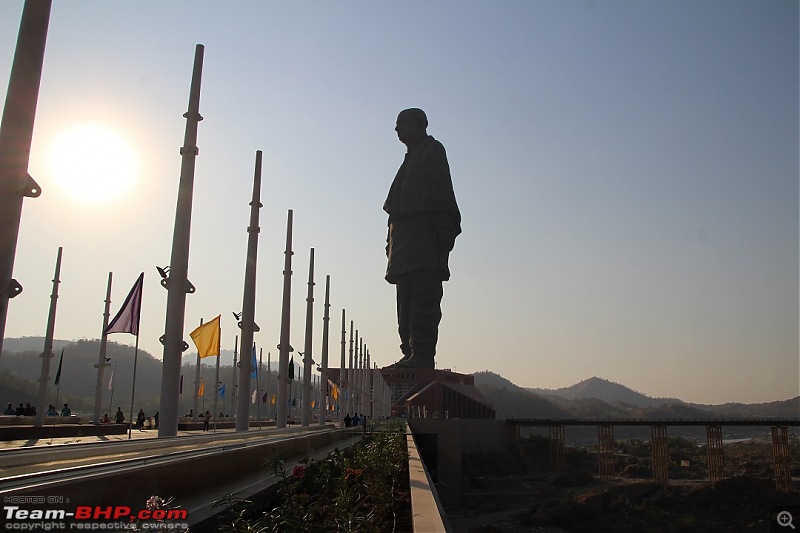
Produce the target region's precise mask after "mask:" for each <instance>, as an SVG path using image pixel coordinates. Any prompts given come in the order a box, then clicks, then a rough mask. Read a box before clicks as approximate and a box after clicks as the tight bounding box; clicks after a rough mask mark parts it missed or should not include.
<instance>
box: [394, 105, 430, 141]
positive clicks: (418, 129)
mask: <svg viewBox="0 0 800 533" xmlns="http://www.w3.org/2000/svg"><path fill="white" fill-rule="evenodd" d="M427 129H428V117H427V115H425V111H423V110H422V109H419V108H416V107H412V108H410V109H404V110H403V111H400V114H399V115H397V124H396V125H395V127H394V131H396V132H397V138H398V139H400V142H401V143H403V144H405V145H406V146H411V145H413V144H415V143H416V142H418V141H419V140H420V139H422V138H424V137H426V136H427V135H428V132H427Z"/></svg>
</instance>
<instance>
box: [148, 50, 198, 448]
mask: <svg viewBox="0 0 800 533" xmlns="http://www.w3.org/2000/svg"><path fill="white" fill-rule="evenodd" d="M203 50H204V49H203V45H202V44H198V45H197V46H196V47H195V53H194V68H193V69H192V85H191V90H190V92H189V108H188V110H187V111H186V113H185V114H184V115H183V116H184V117H186V131H185V134H184V140H183V146H182V147H181V149H180V153H181V177H180V182H179V185H178V201H177V205H176V207H175V228H174V231H173V234H172V255H171V259H170V263H169V266H170V271H169V277H168V278H166V279H162V280H161V284H162V285H163V286H164V287H165V288H166V289H167V292H168V295H167V317H166V324H165V326H164V335H163V336H162V337H161V339H160V340H161V342H162V343H163V344H164V356H163V361H162V367H161V368H162V370H161V403H160V406H159V407H160V408H159V411H160V416H161V418H160V421H159V424H158V436H159V437H175V436H176V435H177V434H178V417H179V415H180V413H178V407H179V392H178V391H179V388H180V379H181V354H182V353H183V351H184V350H186V349H187V348H188V347H189V345H188V344H186V341H184V340H183V326H184V316H185V313H186V294H187V293H193V292H194V291H195V289H194V286H193V285H192V284H191V283H190V282H189V279H188V277H187V276H188V270H189V234H190V230H191V225H192V195H193V189H194V167H195V160H196V158H197V153H198V149H197V124H198V123H199V122H200V121H201V120H203V117H202V116H200V79H201V77H202V72H203Z"/></svg>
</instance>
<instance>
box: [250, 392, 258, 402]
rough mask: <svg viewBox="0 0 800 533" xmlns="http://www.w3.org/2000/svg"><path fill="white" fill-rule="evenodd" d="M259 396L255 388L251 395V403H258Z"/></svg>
mask: <svg viewBox="0 0 800 533" xmlns="http://www.w3.org/2000/svg"><path fill="white" fill-rule="evenodd" d="M257 397H258V391H257V390H255V389H253V394H251V395H250V403H256V398H257Z"/></svg>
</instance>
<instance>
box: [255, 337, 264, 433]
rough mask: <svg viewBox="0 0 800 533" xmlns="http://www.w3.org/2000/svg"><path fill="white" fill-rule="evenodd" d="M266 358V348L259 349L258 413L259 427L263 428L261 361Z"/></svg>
mask: <svg viewBox="0 0 800 533" xmlns="http://www.w3.org/2000/svg"><path fill="white" fill-rule="evenodd" d="M263 360H264V348H259V349H258V370H257V371H256V414H257V416H258V429H261V363H262V362H263Z"/></svg>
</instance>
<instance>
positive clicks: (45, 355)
mask: <svg viewBox="0 0 800 533" xmlns="http://www.w3.org/2000/svg"><path fill="white" fill-rule="evenodd" d="M62 251H63V248H62V247H61V246H59V247H58V257H57V258H56V272H55V276H53V292H52V293H51V294H50V312H49V314H48V316H47V334H46V336H45V339H44V351H43V352H42V355H40V357H41V358H42V372H41V374H40V376H39V405H40V406H43V405H44V404H45V402H47V385H48V382H49V381H50V359H52V358H53V357H55V355H54V354H53V333H54V331H55V328H56V304H57V303H58V284H59V283H61V280H60V275H61V252H62ZM44 414H45V410H44V409H38V410H37V411H36V419H35V420H34V425H35V426H36V427H42V426H43V425H44Z"/></svg>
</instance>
